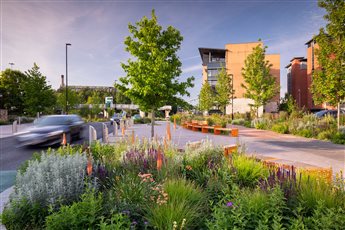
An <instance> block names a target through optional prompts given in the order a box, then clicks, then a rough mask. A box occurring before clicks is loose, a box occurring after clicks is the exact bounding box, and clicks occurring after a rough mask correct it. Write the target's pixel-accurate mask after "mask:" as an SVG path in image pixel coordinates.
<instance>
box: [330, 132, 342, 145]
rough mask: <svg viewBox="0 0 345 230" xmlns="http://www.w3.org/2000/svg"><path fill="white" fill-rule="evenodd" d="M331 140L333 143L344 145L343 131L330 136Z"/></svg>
mask: <svg viewBox="0 0 345 230" xmlns="http://www.w3.org/2000/svg"><path fill="white" fill-rule="evenodd" d="M331 140H332V142H333V143H335V144H342V145H345V133H341V132H337V133H335V134H334V135H333V136H332V137H331Z"/></svg>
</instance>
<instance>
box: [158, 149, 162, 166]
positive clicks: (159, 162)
mask: <svg viewBox="0 0 345 230" xmlns="http://www.w3.org/2000/svg"><path fill="white" fill-rule="evenodd" d="M162 158H163V156H162V153H161V150H160V149H158V152H157V170H158V171H160V170H161V168H162V161H163V159H162Z"/></svg>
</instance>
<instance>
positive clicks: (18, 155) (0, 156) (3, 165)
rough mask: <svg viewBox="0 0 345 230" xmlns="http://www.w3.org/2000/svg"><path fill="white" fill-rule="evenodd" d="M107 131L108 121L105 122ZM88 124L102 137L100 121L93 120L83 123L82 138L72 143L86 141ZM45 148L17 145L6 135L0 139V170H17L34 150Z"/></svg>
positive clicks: (98, 136)
mask: <svg viewBox="0 0 345 230" xmlns="http://www.w3.org/2000/svg"><path fill="white" fill-rule="evenodd" d="M106 124H107V126H108V129H109V131H111V130H112V129H111V128H110V122H106ZM89 125H92V126H93V127H95V129H96V130H97V139H100V138H101V137H102V123H100V122H94V123H87V124H85V128H84V131H83V138H82V139H81V140H78V141H73V142H72V144H83V143H85V142H88V137H89ZM46 149H47V148H40V147H35V148H27V147H17V146H16V141H15V139H14V137H6V138H2V139H0V171H12V170H17V169H18V167H19V166H20V165H21V164H22V163H23V162H24V161H26V160H28V159H30V158H31V157H32V155H33V153H35V152H41V151H44V150H46Z"/></svg>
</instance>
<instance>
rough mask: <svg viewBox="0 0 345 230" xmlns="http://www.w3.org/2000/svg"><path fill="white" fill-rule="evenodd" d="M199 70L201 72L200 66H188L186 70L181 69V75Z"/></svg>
mask: <svg viewBox="0 0 345 230" xmlns="http://www.w3.org/2000/svg"><path fill="white" fill-rule="evenodd" d="M197 70H199V71H200V72H201V70H202V68H201V64H196V65H192V66H188V67H186V68H183V69H182V72H183V73H191V72H194V71H197Z"/></svg>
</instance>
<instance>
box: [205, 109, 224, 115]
mask: <svg viewBox="0 0 345 230" xmlns="http://www.w3.org/2000/svg"><path fill="white" fill-rule="evenodd" d="M208 114H209V115H212V114H219V115H222V114H223V113H222V111H220V110H219V109H211V110H209V111H208Z"/></svg>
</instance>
